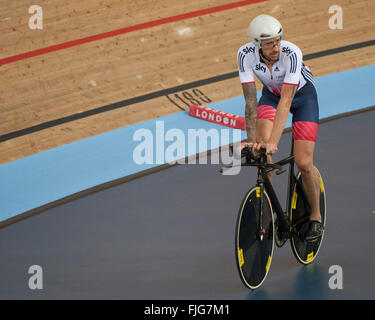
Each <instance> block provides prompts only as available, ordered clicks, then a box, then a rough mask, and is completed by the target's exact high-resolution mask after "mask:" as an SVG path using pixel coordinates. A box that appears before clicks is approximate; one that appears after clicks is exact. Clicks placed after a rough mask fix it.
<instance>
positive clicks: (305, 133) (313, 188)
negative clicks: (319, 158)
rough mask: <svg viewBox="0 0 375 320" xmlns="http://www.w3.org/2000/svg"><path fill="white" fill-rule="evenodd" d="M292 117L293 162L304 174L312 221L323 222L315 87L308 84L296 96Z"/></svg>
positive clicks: (304, 184) (303, 179)
mask: <svg viewBox="0 0 375 320" xmlns="http://www.w3.org/2000/svg"><path fill="white" fill-rule="evenodd" d="M291 111H292V113H293V124H292V129H293V138H294V159H295V163H296V165H297V167H298V169H299V171H300V172H301V175H302V182H303V186H304V189H305V191H306V194H307V197H308V199H309V202H310V206H311V216H310V220H316V221H321V214H320V208H319V202H320V200H319V199H320V181H319V174H318V171H317V170H316V168H315V167H314V159H313V156H314V148H315V142H316V137H317V134H318V123H319V106H318V99H317V95H316V91H315V87H314V85H313V84H312V83H310V82H307V84H306V88H303V89H302V92H301V93H300V94H299V95H298V96H296V98H295V101H293V106H292V109H291Z"/></svg>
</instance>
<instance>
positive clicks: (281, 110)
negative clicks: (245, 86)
mask: <svg viewBox="0 0 375 320" xmlns="http://www.w3.org/2000/svg"><path fill="white" fill-rule="evenodd" d="M283 59H284V63H285V67H286V73H285V77H284V84H283V86H282V88H281V94H280V96H281V97H280V100H279V104H278V105H277V111H276V115H275V119H274V123H273V129H272V133H271V138H270V143H273V144H275V145H278V143H279V140H280V137H281V135H282V133H283V130H284V128H285V124H286V122H287V121H288V114H289V110H290V106H291V105H292V101H293V98H294V95H295V94H296V91H297V88H298V85H299V79H300V74H301V68H302V52H301V50H300V49H299V48H298V47H297V46H294V47H293V50H292V51H291V52H290V53H289V54H288V55H286V56H284V57H283Z"/></svg>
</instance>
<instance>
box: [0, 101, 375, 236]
mask: <svg viewBox="0 0 375 320" xmlns="http://www.w3.org/2000/svg"><path fill="white" fill-rule="evenodd" d="M374 110H375V106H371V107H367V108H362V109H359V110H354V111H349V112H345V113H341V114H338V115H334V116H331V117H327V118H324V119H320V120H319V124H322V123H326V122H330V121H333V120H337V119H341V118H346V117H350V116H353V115H356V114H360V113H365V112H369V111H374ZM291 130H292V129H291V128H287V129H284V131H283V134H284V133H286V132H290V131H291ZM221 148H225V146H222V147H221ZM219 150H220V148H216V149H213V150H208V151H207V152H203V156H211V154H212V153H214V152H217V151H219ZM199 156H200V155H199V154H198V155H196V158H195V159H196V161H197V162H196V163H199V162H198V161H199ZM188 159H189V158H185V161H184V163H188ZM176 165H179V164H178V163H175V164H173V165H171V164H168V163H167V164H163V165H160V166H158V167H155V168H151V169H148V170H144V171H141V172H137V173H135V174H132V175H130V176H126V177H122V178H119V179H116V180H112V181H109V182H106V183H103V184H101V185H98V186H95V187H92V188H89V189H86V190H82V191H80V192H77V193H74V194H72V195H69V196H66V197H64V198H62V199H59V200H56V201H53V202H50V203H47V204H45V205H43V206H40V207H37V208H34V209H31V210H28V211H26V212H23V213H20V214H18V215H16V216H14V217H12V218H9V219H7V220H4V221H1V222H0V229H2V228H5V227H8V226H9V225H11V224H14V223H16V222H19V221H22V220H24V219H27V218H29V217H31V216H34V215H36V214H39V213H42V212H44V211H47V210H49V209H53V208H55V207H58V206H61V205H63V204H66V203H68V202H71V201H74V200H77V199H80V198H84V197H87V196H89V195H91V194H94V193H96V192H100V191H103V190H106V189H109V188H112V187H115V186H117V185H120V184H123V183H126V182H130V181H133V180H135V179H138V178H142V177H145V176H148V175H150V174H153V173H156V172H159V171H162V170H164V169H168V168H170V167H174V166H176Z"/></svg>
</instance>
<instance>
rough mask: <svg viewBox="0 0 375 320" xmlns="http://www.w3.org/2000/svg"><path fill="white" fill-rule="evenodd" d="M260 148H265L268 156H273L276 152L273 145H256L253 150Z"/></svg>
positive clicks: (276, 149) (275, 145) (275, 146)
mask: <svg viewBox="0 0 375 320" xmlns="http://www.w3.org/2000/svg"><path fill="white" fill-rule="evenodd" d="M260 148H265V149H266V153H267V154H269V155H273V154H275V153H276V152H277V151H278V148H277V144H275V143H258V144H257V145H256V146H255V149H256V150H260Z"/></svg>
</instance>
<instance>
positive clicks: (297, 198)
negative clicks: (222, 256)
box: [221, 138, 327, 289]
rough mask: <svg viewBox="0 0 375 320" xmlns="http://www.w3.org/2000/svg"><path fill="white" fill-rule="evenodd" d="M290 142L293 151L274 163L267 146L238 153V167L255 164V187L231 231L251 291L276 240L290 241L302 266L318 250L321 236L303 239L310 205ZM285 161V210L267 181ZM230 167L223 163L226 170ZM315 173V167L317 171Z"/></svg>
mask: <svg viewBox="0 0 375 320" xmlns="http://www.w3.org/2000/svg"><path fill="white" fill-rule="evenodd" d="M293 148H294V141H293V138H292V146H291V153H290V155H289V156H288V157H286V158H285V159H282V160H280V161H278V162H276V163H267V155H266V150H265V149H263V148H262V149H261V150H260V156H258V157H255V156H254V154H253V152H252V150H251V148H250V147H245V148H244V149H242V151H241V167H246V166H250V167H257V169H258V175H257V181H256V185H255V186H254V187H253V188H251V189H250V190H249V191H248V192H247V193H246V195H245V197H244V198H243V201H242V203H241V206H240V209H239V212H238V217H237V223H236V234H235V258H236V265H237V269H238V272H239V275H240V278H241V280H242V282H243V284H244V285H245V286H246V287H247V288H249V289H257V288H259V287H260V286H261V285H262V284H263V282H264V280H265V279H266V277H267V274H268V271H269V269H270V265H271V261H272V256H273V252H274V247H275V244H276V245H277V246H278V247H280V248H281V247H282V246H283V245H284V244H285V243H286V241H287V240H290V242H291V247H292V250H293V253H294V256H295V258H296V259H297V261H298V262H299V263H301V264H304V265H307V264H310V263H312V262H313V261H314V260H315V259H316V257H317V255H318V252H319V250H320V247H321V245H322V242H323V238H324V229H323V233H322V235H321V236H320V237H319V238H316V239H313V240H310V241H308V240H306V239H305V235H306V233H307V231H308V228H309V217H310V212H311V209H310V204H309V201H308V197H307V195H306V193H305V190H304V188H303V183H302V177H301V173H300V172H297V174H295V173H294V156H293ZM285 165H289V177H288V186H287V188H288V189H287V192H288V193H287V200H286V210H285V211H283V209H282V207H281V205H280V202H279V199H278V197H277V195H276V193H275V190H274V188H273V186H272V184H271V182H270V179H269V176H268V175H269V173H270V172H271V171H276V175H280V174H282V173H284V172H285V171H286V169H284V168H283V166H285ZM233 167H234V166H224V167H223V168H222V169H221V172H223V171H224V170H226V169H229V168H233ZM318 173H319V171H318ZM319 180H320V212H321V215H322V223H323V226H324V227H325V225H326V218H327V215H326V194H325V188H324V183H323V179H322V177H321V175H320V173H319Z"/></svg>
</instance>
